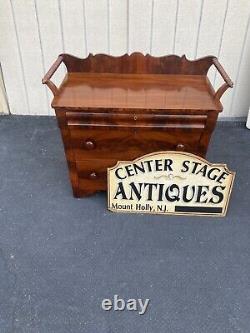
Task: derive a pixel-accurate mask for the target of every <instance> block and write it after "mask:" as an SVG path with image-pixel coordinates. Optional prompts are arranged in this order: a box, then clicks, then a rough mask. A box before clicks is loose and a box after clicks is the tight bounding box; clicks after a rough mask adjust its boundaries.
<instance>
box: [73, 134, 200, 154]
mask: <svg viewBox="0 0 250 333" xmlns="http://www.w3.org/2000/svg"><path fill="white" fill-rule="evenodd" d="M201 134H202V129H199V128H181V129H180V128H172V129H168V128H161V129H155V128H150V127H148V128H140V127H133V128H130V129H129V128H122V129H121V128H119V127H114V128H105V129H103V128H102V127H100V128H98V127H96V128H95V129H93V128H87V127H86V128H82V129H80V128H73V129H72V128H71V127H70V138H71V148H73V149H74V152H75V158H76V160H82V159H92V158H98V159H107V158H108V159H117V160H119V159H120V160H122V159H124V158H125V159H134V158H135V157H138V156H141V155H143V154H147V153H151V152H154V151H160V150H184V151H185V150H186V151H189V152H194V153H195V152H196V151H197V150H198V146H199V140H200V137H201Z"/></svg>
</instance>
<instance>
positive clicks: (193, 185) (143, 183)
mask: <svg viewBox="0 0 250 333" xmlns="http://www.w3.org/2000/svg"><path fill="white" fill-rule="evenodd" d="M234 176H235V173H234V172H232V171H229V170H228V168H227V166H226V165H225V164H211V163H209V162H208V161H206V160H205V159H203V158H201V157H199V156H196V155H193V154H190V153H186V152H177V151H165V152H157V153H151V154H148V155H144V156H142V157H140V158H137V159H136V160H134V161H130V162H129V161H127V162H125V161H121V162H117V164H116V165H115V166H114V167H112V168H108V209H109V210H111V211H115V212H131V213H133V212H134V213H151V214H175V215H208V216H225V215H226V211H227V206H228V202H229V198H230V193H231V190H232V186H233V181H234Z"/></svg>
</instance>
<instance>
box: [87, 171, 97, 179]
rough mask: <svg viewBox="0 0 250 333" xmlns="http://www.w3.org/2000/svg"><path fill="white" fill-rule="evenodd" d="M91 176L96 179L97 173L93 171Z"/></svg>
mask: <svg viewBox="0 0 250 333" xmlns="http://www.w3.org/2000/svg"><path fill="white" fill-rule="evenodd" d="M89 178H90V179H96V178H97V174H96V173H95V172H94V171H92V172H91V174H90V175H89Z"/></svg>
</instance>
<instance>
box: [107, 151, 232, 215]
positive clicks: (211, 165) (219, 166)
mask: <svg viewBox="0 0 250 333" xmlns="http://www.w3.org/2000/svg"><path fill="white" fill-rule="evenodd" d="M156 155H164V156H165V157H166V155H182V156H187V158H190V157H191V158H194V159H198V160H199V161H201V162H202V163H204V164H206V165H208V166H210V167H213V168H221V169H222V168H223V169H224V171H225V172H227V173H228V174H229V175H230V176H231V177H232V179H231V183H230V186H229V189H228V193H227V198H226V201H225V204H224V207H223V210H222V212H217V213H208V212H194V211H193V212H188V211H186V212H184V211H181V212H179V211H174V212H168V211H165V212H161V211H153V212H152V213H151V212H148V211H140V210H123V209H121V210H119V209H114V208H112V207H111V193H110V192H111V191H110V186H111V180H110V172H111V171H112V170H114V169H116V168H117V167H118V166H122V165H126V164H133V163H136V162H139V161H141V160H143V159H146V158H150V157H152V156H156ZM235 175H236V172H235V171H231V170H229V169H228V167H227V165H226V164H224V163H211V162H209V161H207V160H206V159H205V158H203V157H200V156H198V155H195V154H192V153H189V152H184V151H169V150H168V151H159V152H153V153H149V154H145V155H142V156H139V157H137V158H135V159H134V160H131V161H117V163H116V164H115V165H114V166H112V167H109V168H107V186H108V188H107V205H108V210H110V211H111V212H116V213H137V214H144V213H147V214H154V215H155V214H157V215H172V216H175V215H177V216H210V217H211V216H212V217H224V216H226V214H227V210H228V205H229V201H230V197H231V193H232V188H233V184H234V180H235Z"/></svg>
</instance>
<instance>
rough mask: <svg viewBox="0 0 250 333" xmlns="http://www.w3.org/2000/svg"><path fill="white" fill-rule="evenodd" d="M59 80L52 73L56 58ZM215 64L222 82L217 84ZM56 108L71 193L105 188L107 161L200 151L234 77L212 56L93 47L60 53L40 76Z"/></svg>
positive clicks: (207, 140)
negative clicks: (111, 52)
mask: <svg viewBox="0 0 250 333" xmlns="http://www.w3.org/2000/svg"><path fill="white" fill-rule="evenodd" d="M62 62H63V63H64V64H65V66H66V68H67V74H66V75H65V78H64V80H63V82H62V84H61V85H60V87H59V88H57V87H56V86H55V84H54V83H53V82H52V81H51V80H50V78H51V77H52V75H53V74H54V72H55V71H56V69H57V68H58V66H59V65H60V64H61V63H62ZM212 65H214V66H215V67H216V68H217V70H218V71H219V73H220V74H221V76H222V78H223V79H224V81H225V83H224V84H223V85H222V86H221V87H220V88H219V89H218V90H217V91H216V92H215V91H214V89H213V87H212V85H211V83H210V81H209V79H208V77H207V72H208V69H209V68H210V67H211V66H212ZM42 82H43V83H45V84H47V85H48V87H49V88H50V89H51V90H52V92H53V94H54V99H53V101H52V107H53V108H54V109H55V112H56V116H57V120H58V125H59V128H60V130H61V134H62V139H63V143H64V148H65V154H66V159H67V163H68V167H69V173H70V180H71V184H72V189H73V193H74V195H75V196H76V197H83V196H86V195H90V194H93V193H95V192H97V191H102V190H106V187H107V179H106V178H107V173H106V170H107V167H111V166H113V165H115V164H116V162H117V161H118V160H119V161H122V160H123V161H126V160H133V159H135V158H137V157H139V156H141V155H144V154H147V153H151V152H156V151H164V150H182V151H187V152H191V153H194V154H196V155H199V156H202V157H205V155H206V152H207V148H208V144H209V140H210V137H211V134H212V132H213V130H214V128H215V125H216V120H217V117H218V113H219V112H221V111H222V109H223V108H222V104H221V102H220V98H221V96H222V94H223V93H224V92H225V91H226V89H227V88H228V87H232V86H233V83H232V81H231V80H230V78H229V77H228V75H227V74H226V73H225V71H224V69H223V68H222V66H221V65H220V63H219V62H218V60H217V58H216V57H213V56H208V57H204V58H201V59H198V60H193V61H190V60H187V58H186V57H185V56H182V57H178V56H175V55H170V56H163V57H153V56H150V55H146V56H144V55H142V54H141V53H133V54H131V55H127V54H126V55H124V56H121V57H112V56H108V55H103V54H98V55H95V56H93V55H91V54H90V55H89V56H88V57H87V58H86V59H79V58H76V57H74V56H71V55H68V54H61V55H60V56H59V57H58V59H57V60H56V61H55V63H54V64H53V65H52V67H51V68H50V70H49V71H48V73H47V74H46V75H45V77H44V78H43V81H42Z"/></svg>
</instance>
